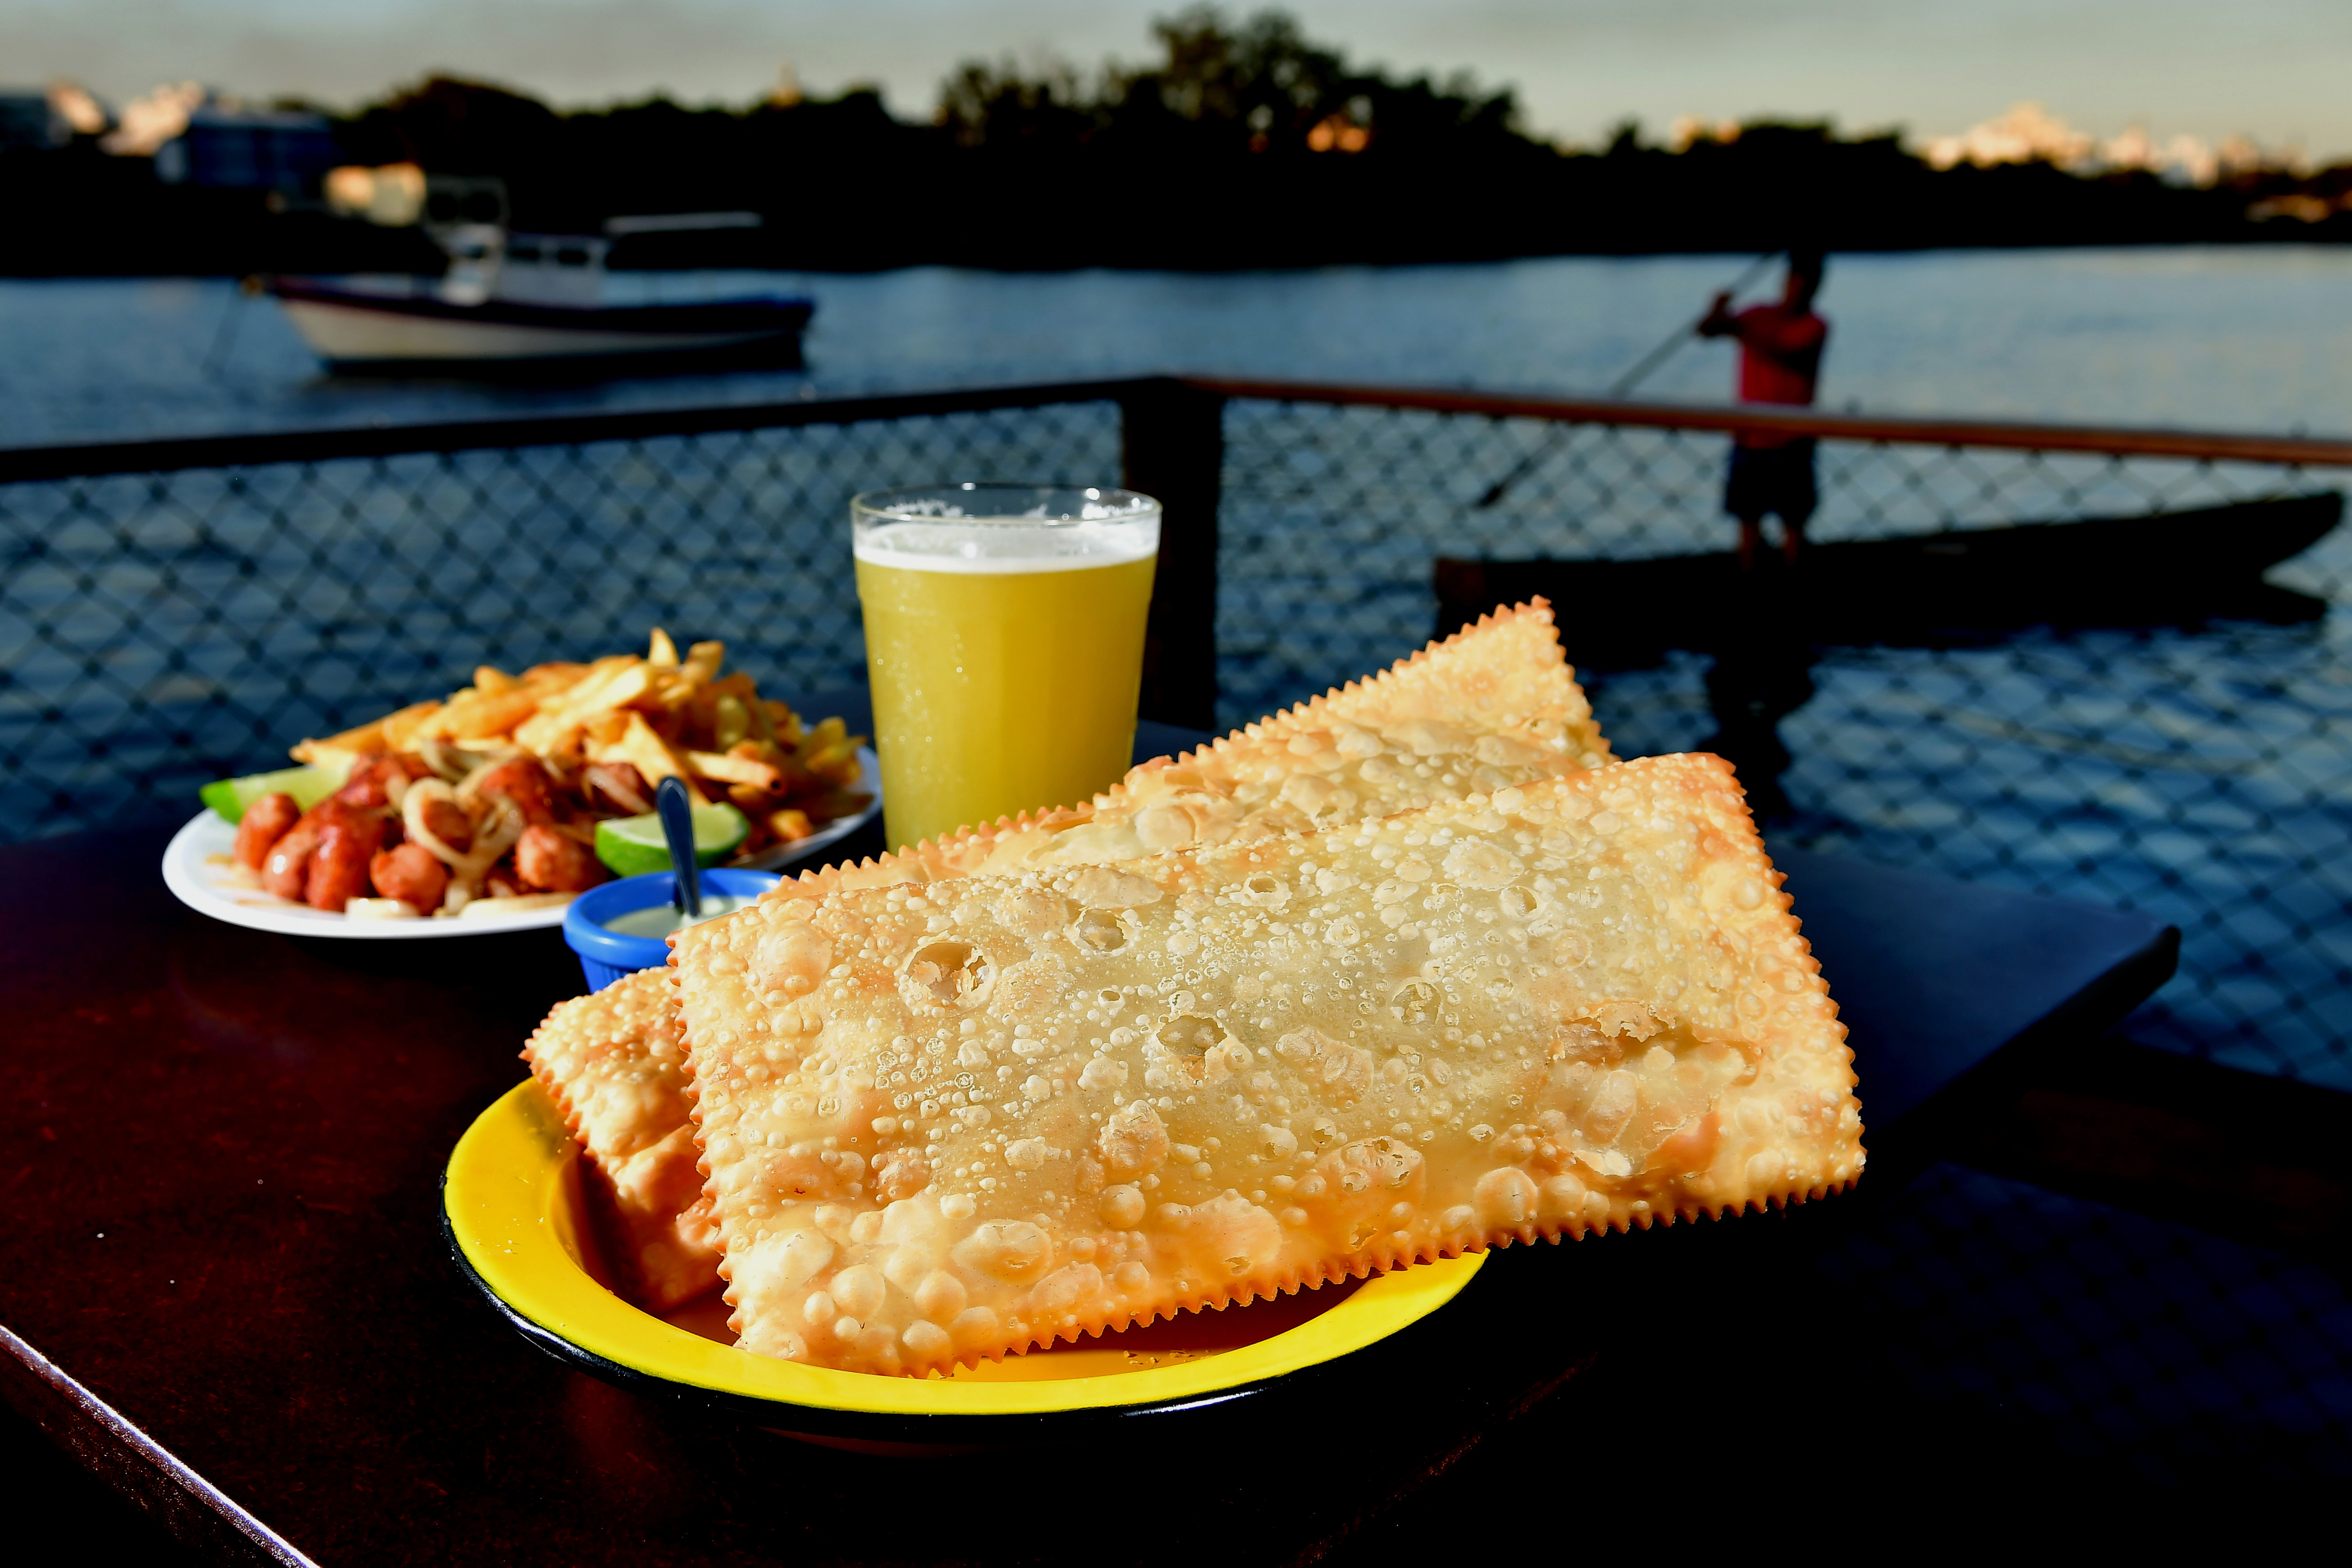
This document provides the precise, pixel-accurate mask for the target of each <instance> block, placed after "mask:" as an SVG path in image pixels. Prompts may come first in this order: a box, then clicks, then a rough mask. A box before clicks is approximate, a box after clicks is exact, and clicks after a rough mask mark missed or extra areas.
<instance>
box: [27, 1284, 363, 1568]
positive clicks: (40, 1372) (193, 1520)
mask: <svg viewBox="0 0 2352 1568" xmlns="http://www.w3.org/2000/svg"><path fill="white" fill-rule="evenodd" d="M0 1350H5V1351H6V1352H8V1353H7V1355H6V1357H5V1358H0V1402H5V1404H6V1405H8V1406H9V1407H10V1408H12V1409H14V1410H15V1411H16V1413H17V1414H18V1415H22V1416H24V1417H25V1418H26V1420H28V1421H30V1422H32V1423H33V1425H34V1426H37V1427H39V1428H40V1429H41V1432H42V1434H43V1435H44V1436H47V1438H48V1439H49V1441H50V1442H52V1443H55V1444H56V1445H57V1446H58V1447H60V1448H62V1449H64V1450H65V1452H66V1453H67V1454H68V1455H70V1456H71V1457H72V1458H73V1460H74V1462H75V1463H76V1464H78V1465H79V1466H81V1467H82V1468H84V1469H86V1470H88V1471H89V1472H90V1473H91V1474H92V1475H94V1476H96V1477H97V1478H98V1479H100V1480H102V1481H104V1482H105V1483H106V1484H107V1485H108V1486H110V1487H111V1488H112V1489H114V1490H115V1492H117V1493H118V1494H120V1495H121V1496H122V1497H124V1498H126V1499H128V1500H130V1501H131V1503H133V1504H134V1505H135V1506H137V1508H138V1509H139V1510H140V1511H141V1512H142V1513H144V1514H146V1515H147V1516H148V1517H149V1518H150V1519H152V1520H153V1521H155V1522H156V1523H157V1524H158V1525H160V1526H162V1527H163V1529H164V1530H165V1531H167V1532H169V1533H170V1534H171V1535H172V1536H173V1538H174V1539H176V1540H178V1541H179V1542H182V1543H184V1544H186V1545H190V1546H197V1547H198V1549H199V1550H204V1551H206V1552H208V1553H209V1554H210V1555H212V1556H215V1557H217V1558H220V1559H223V1560H226V1561H232V1562H247V1563H284V1564H287V1565H288V1568H318V1564H317V1563H314V1562H313V1561H312V1560H311V1559H310V1557H308V1556H306V1555H305V1554H304V1553H303V1552H301V1551H300V1550H299V1549H298V1548H297V1547H296V1546H295V1545H294V1544H293V1543H292V1542H289V1541H288V1540H287V1539H286V1538H285V1537H284V1536H282V1535H280V1534H278V1532H277V1531H274V1530H272V1529H270V1528H269V1527H268V1525H266V1524H264V1523H262V1522H261V1521H259V1520H258V1519H256V1518H255V1517H254V1516H253V1515H252V1514H251V1513H249V1512H248V1511H247V1510H246V1509H245V1508H244V1507H242V1506H241V1505H240V1504H239V1503H238V1502H237V1501H236V1499H234V1498H232V1497H230V1496H229V1495H228V1494H227V1493H226V1492H224V1491H222V1490H221V1489H219V1488H218V1487H216V1486H215V1485H213V1484H212V1482H210V1481H208V1480H206V1479H205V1478H204V1477H203V1476H201V1475H199V1474H197V1473H196V1472H195V1471H194V1470H193V1469H190V1468H188V1467H187V1466H186V1465H185V1464H184V1463H182V1462H181V1461H180V1460H179V1459H178V1458H176V1457H174V1456H173V1454H172V1453H171V1451H170V1450H169V1449H167V1448H165V1447H163V1445H162V1444H160V1443H158V1442H156V1441H155V1439H153V1438H152V1437H150V1436H147V1434H146V1433H144V1432H142V1431H141V1430H140V1429H139V1428H138V1427H136V1426H132V1425H131V1423H130V1422H129V1421H127V1420H125V1419H124V1418H123V1416H122V1415H121V1412H120V1411H118V1410H116V1409H115V1408H114V1407H113V1406H112V1405H109V1404H107V1403H106V1401H104V1400H102V1399H100V1397H99V1396H98V1395H97V1394H92V1393H91V1392H90V1391H89V1389H87V1388H84V1387H83V1386H82V1385H81V1384H79V1383H76V1382H75V1381H74V1380H73V1379H72V1378H71V1377H69V1376H68V1375H67V1374H66V1372H65V1369H64V1368H62V1367H60V1366H58V1364H57V1363H55V1362H53V1361H51V1360H50V1359H49V1358H48V1357H47V1356H45V1355H43V1354H42V1353H41V1352H39V1351H37V1350H36V1349H35V1348H34V1347H33V1346H32V1345H31V1344H29V1343H28V1342H26V1341H25V1340H24V1339H23V1338H22V1337H21V1336H19V1335H17V1334H16V1333H15V1332H13V1331H10V1330H9V1329H8V1328H7V1326H6V1325H5V1324H0ZM199 1543H201V1545H199Z"/></svg>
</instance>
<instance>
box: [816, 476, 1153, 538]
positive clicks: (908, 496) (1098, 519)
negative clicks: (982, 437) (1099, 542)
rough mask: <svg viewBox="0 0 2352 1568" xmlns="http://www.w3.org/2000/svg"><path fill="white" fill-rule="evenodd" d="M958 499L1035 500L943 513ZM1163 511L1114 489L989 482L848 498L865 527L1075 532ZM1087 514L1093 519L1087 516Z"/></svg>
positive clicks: (1149, 500) (1131, 492)
mask: <svg viewBox="0 0 2352 1568" xmlns="http://www.w3.org/2000/svg"><path fill="white" fill-rule="evenodd" d="M960 495H970V496H973V497H980V496H988V495H995V496H1007V497H1009V496H1015V495H1021V496H1028V497H1031V498H1035V504H1034V505H1033V506H1032V508H1031V509H1030V510H1025V511H998V510H982V511H962V510H947V507H948V504H949V503H950V502H951V501H952V500H953V499H954V498H955V497H957V496H960ZM1055 497H1063V498H1067V500H1066V502H1065V503H1064V504H1063V506H1062V508H1061V510H1055V508H1054V502H1053V500H1051V499H1049V498H1055ZM915 500H924V501H935V502H937V503H938V504H937V506H936V507H934V506H924V507H922V508H921V509H919V510H918V509H917V508H916V507H914V506H912V505H910V504H909V503H910V502H913V501H915ZM1161 510H1162V509H1161V507H1160V502H1159V501H1158V500H1156V499H1154V498H1153V497H1150V496H1148V495H1144V494H1142V493H1141V492H1139V491H1137V490H1129V489H1118V487H1116V486H1110V485H1067V484H1015V483H1010V482H1000V481H996V480H990V479H967V480H964V481H961V482H959V483H951V484H943V485H895V486H892V487H890V488H888V489H878V490H866V491H863V492H862V493H860V494H857V495H855V496H852V497H850V498H849V513H850V516H851V518H852V519H853V520H854V521H857V522H860V523H867V524H871V523H892V522H955V523H959V524H977V525H980V526H983V527H985V526H988V525H991V524H1003V525H1007V526H1018V527H1023V528H1075V527H1079V526H1082V525H1084V524H1087V523H1104V522H1137V521H1142V520H1143V519H1145V518H1150V517H1156V516H1158V515H1159V514H1160V511H1161ZM1090 511H1091V513H1092V515H1088V514H1089V512H1090Z"/></svg>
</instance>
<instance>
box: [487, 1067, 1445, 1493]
mask: <svg viewBox="0 0 2352 1568" xmlns="http://www.w3.org/2000/svg"><path fill="white" fill-rule="evenodd" d="M578 1158H579V1156H578V1145H577V1144H575V1143H574V1142H572V1137H571V1135H570V1133H568V1132H567V1131H565V1130H564V1127H563V1123H562V1119H561V1118H560V1117H559V1116H558V1115H557V1113H556V1110H555V1107H554V1106H553V1104H552V1103H551V1102H550V1101H549V1100H548V1098H547V1095H546V1093H545V1091H544V1090H542V1089H541V1088H540V1086H539V1083H538V1081H537V1080H536V1079H526V1080H524V1081H523V1082H522V1083H520V1084H519V1085H517V1086H516V1087H515V1088H514V1089H511V1090H509V1092H508V1093H507V1094H505V1095H504V1096H502V1097H500V1098H499V1100H498V1101H497V1102H496V1103H495V1104H493V1105H492V1106H491V1107H490V1108H489V1109H488V1110H485V1111H484V1112H482V1114H481V1115H480V1116H479V1117H478V1118H477V1119H476V1120H475V1122H474V1124H473V1126H472V1127H470V1128H468V1129H467V1131H466V1135H465V1136H464V1137H463V1138H461V1139H459V1140H458V1141H457V1149H456V1151H455V1152H453V1153H451V1155H450V1156H449V1168H448V1171H447V1173H446V1175H445V1176H444V1178H443V1182H442V1215H443V1220H444V1223H445V1225H446V1228H447V1230H448V1233H449V1239H450V1243H451V1246H452V1247H453V1249H454V1251H455V1252H456V1254H457V1258H458V1260H459V1262H460V1263H461V1264H462V1265H463V1266H464V1268H465V1269H466V1271H467V1273H468V1274H470V1275H471V1276H472V1277H473V1279H474V1280H475V1282H476V1283H477V1284H478V1286H479V1287H480V1288H481V1289H482V1290H483V1291H484V1293H485V1294H487V1295H488V1297H489V1298H490V1299H491V1300H492V1302H493V1303H494V1304H495V1305H496V1306H498V1307H499V1309H500V1310H501V1311H503V1312H504V1313H505V1314H506V1316H507V1317H508V1318H509V1321H512V1322H513V1323H514V1324H515V1326H516V1327H517V1328H518V1329H520V1330H521V1331H523V1333H524V1334H525V1335H526V1336H527V1337H529V1338H530V1339H531V1340H532V1341H533V1342H536V1343H538V1344H539V1345H540V1346H541V1348H542V1349H544V1350H547V1351H549V1352H551V1353H552V1354H555V1355H556V1356H558V1357H559V1358H560V1359H562V1360H564V1361H566V1362H569V1363H572V1364H573V1365H575V1366H579V1367H581V1368H582V1369H583V1370H584V1371H588V1372H591V1373H595V1374H596V1375H599V1376H603V1377H605V1378H608V1379H611V1380H613V1381H616V1382H619V1383H622V1384H628V1385H631V1386H636V1387H642V1388H647V1389H648V1390H649V1391H656V1392H662V1393H667V1394H678V1395H683V1396H686V1397H688V1399H690V1400H694V1401H696V1402H698V1403H702V1404H705V1405H711V1406H714V1407H719V1408H731V1409H734V1410H736V1411H738V1412H740V1413H745V1414H751V1415H754V1416H755V1418H757V1419H759V1420H761V1422H762V1423H763V1424H768V1425H789V1426H792V1427H793V1428H794V1429H795V1435H797V1436H813V1437H815V1438H816V1439H817V1440H819V1441H832V1442H845V1441H846V1442H850V1443H853V1444H858V1445H861V1446H862V1445H864V1444H866V1443H871V1442H880V1443H883V1444H885V1445H889V1444H897V1443H906V1442H909V1441H911V1442H916V1443H922V1444H940V1443H946V1444H954V1443H964V1442H995V1441H1002V1440H1007V1439H1017V1438H1019V1437H1020V1436H1024V1435H1043V1434H1042V1432H1041V1430H1040V1428H1041V1426H1061V1425H1065V1424H1066V1423H1065V1422H1064V1421H1060V1420H1053V1421H1048V1420H1046V1419H1045V1418H1048V1417H1066V1416H1068V1415H1076V1414H1077V1413H1082V1412H1094V1413H1101V1414H1119V1415H1140V1414H1144V1413H1146V1412H1149V1411H1152V1410H1171V1409H1182V1408H1191V1407H1197V1406H1200V1405H1213V1404H1222V1403H1224V1402H1227V1401H1230V1400H1232V1399H1234V1398H1237V1397H1240V1396H1242V1395H1244V1394H1251V1393H1255V1392H1256V1391H1258V1390H1259V1389H1262V1388H1265V1386H1267V1385H1268V1384H1272V1383H1274V1382H1276V1381H1277V1380H1280V1379H1283V1378H1285V1377H1288V1376H1291V1375H1293V1374H1296V1373H1301V1372H1304V1371H1305V1370H1306V1369H1307V1368H1310V1367H1315V1366H1319V1365H1322V1364H1323V1363H1328V1362H1332V1361H1335V1360H1337V1359H1338V1358H1339V1357H1341V1356H1344V1355H1347V1354H1349V1352H1354V1351H1359V1350H1361V1349H1363V1348H1365V1347H1366V1346H1368V1345H1371V1344H1374V1343H1376V1342H1379V1341H1381V1340H1383V1339H1386V1338H1387V1337H1388V1336H1390V1335H1391V1334H1393V1333H1396V1332H1397V1331H1399V1330H1402V1329H1404V1328H1406V1327H1408V1326H1409V1325H1411V1324H1412V1323H1415V1322H1417V1321H1420V1320H1421V1319H1423V1318H1425V1317H1427V1316H1428V1315H1429V1314H1430V1313H1432V1312H1434V1311H1436V1310H1438V1309H1439V1308H1440V1307H1443V1306H1444V1305H1445V1304H1446V1303H1447V1302H1448V1301H1451V1300H1453V1299H1454V1296H1456V1295H1457V1294H1459V1293H1460V1291H1461V1290H1462V1289H1463V1287H1464V1286H1465V1285H1467V1284H1468V1283H1469V1282H1470V1279H1471V1277H1472V1276H1473V1275H1475V1274H1476V1273H1477V1272H1478V1268H1479V1266H1480V1265H1481V1264H1482V1263H1483V1262H1485V1260H1486V1255H1485V1254H1484V1253H1470V1254H1467V1255H1465V1256H1464V1257H1461V1258H1449V1259H1446V1260H1444V1261H1441V1262H1437V1263H1429V1264H1422V1265H1419V1266H1417V1267H1414V1268H1402V1269H1397V1270H1394V1271H1391V1272H1390V1273H1386V1274H1380V1275H1375V1276H1373V1277H1372V1278H1371V1279H1367V1280H1364V1281H1362V1282H1361V1283H1360V1284H1351V1285H1339V1286H1328V1285H1327V1286H1325V1287H1323V1288H1322V1289H1318V1290H1303V1291H1300V1292H1299V1293H1298V1294H1297V1295H1296V1296H1292V1297H1286V1298H1283V1299H1280V1300H1273V1301H1264V1302H1258V1303H1255V1304H1254V1305H1252V1306H1249V1307H1233V1308H1227V1309H1226V1310H1223V1311H1220V1312H1214V1313H1206V1312H1203V1313H1185V1314H1183V1315H1181V1317H1180V1318H1178V1319H1177V1320H1175V1321H1172V1322H1171V1321H1162V1322H1160V1323H1155V1324H1153V1325H1151V1326H1150V1327H1149V1328H1144V1329H1131V1330H1129V1331H1125V1332H1123V1333H1118V1334H1110V1335H1105V1336H1103V1337H1102V1338H1100V1339H1090V1340H1087V1341H1085V1342H1082V1343H1081V1344H1079V1345H1076V1346H1062V1347H1057V1348H1055V1349H1054V1350H1051V1351H1033V1352H1029V1353H1028V1354H1026V1355H1020V1356H1011V1357H1007V1358H1006V1359H1005V1360H1004V1361H1003V1363H983V1364H982V1365H981V1366H978V1367H973V1368H969V1369H966V1370H963V1371H961V1372H958V1373H955V1374H953V1375H952V1376H949V1377H944V1378H940V1377H933V1378H898V1377H876V1376H872V1375H869V1374H866V1373H854V1372H838V1371H835V1370H834V1369H832V1368H829V1367H814V1366H803V1365H800V1364H799V1363H793V1362H786V1361H778V1360H775V1359H773V1358H772V1357H768V1356H757V1355H752V1354H751V1353H749V1352H744V1351H739V1350H737V1349H735V1348H734V1347H733V1345H731V1344H729V1343H725V1342H721V1338H720V1337H714V1336H723V1335H724V1330H723V1328H721V1327H719V1326H718V1325H717V1324H716V1323H715V1322H714V1321H713V1319H714V1318H715V1317H716V1316H718V1315H719V1313H723V1309H718V1310H717V1311H716V1312H715V1311H714V1310H713V1308H712V1306H710V1305H709V1304H706V1305H705V1307H704V1308H703V1310H701V1311H700V1312H699V1313H698V1312H697V1311H696V1310H695V1309H693V1308H688V1309H687V1310H685V1311H684V1312H681V1313H679V1314H676V1315H675V1316H674V1318H673V1319H672V1320H670V1321H665V1320H663V1319H661V1318H656V1317H654V1316H652V1315H651V1314H649V1313H646V1312H643V1311H640V1310H637V1309H636V1308H635V1307H632V1306H630V1305H629V1304H628V1303H627V1302H625V1301H624V1300H621V1299H620V1298H619V1297H618V1296H615V1295H614V1294H613V1293H612V1292H611V1291H609V1290H607V1289H604V1286H603V1285H601V1284H599V1283H598V1282H597V1279H596V1278H595V1277H594V1275H593V1273H592V1272H591V1269H592V1268H593V1267H594V1263H593V1259H594V1250H593V1249H594V1242H593V1239H591V1237H590V1234H589V1230H588V1226H587V1225H586V1224H585V1222H584V1219H583V1215H582V1211H581V1207H580V1183H579V1171H578Z"/></svg>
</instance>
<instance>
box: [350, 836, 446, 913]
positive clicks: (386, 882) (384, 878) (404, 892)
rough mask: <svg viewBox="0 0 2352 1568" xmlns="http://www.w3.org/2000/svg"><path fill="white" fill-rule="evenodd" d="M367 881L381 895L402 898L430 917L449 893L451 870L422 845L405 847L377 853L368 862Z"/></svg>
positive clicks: (405, 845)
mask: <svg viewBox="0 0 2352 1568" xmlns="http://www.w3.org/2000/svg"><path fill="white" fill-rule="evenodd" d="M368 880H369V881H370V882H372V883H373V884H374V885H375V890H376V893H377V894H378V896H380V897H383V898H386V899H399V900H402V901H404V902H405V903H406V904H407V905H408V906H409V907H410V908H411V909H414V910H415V911H416V912H417V913H418V914H423V915H429V914H431V913H432V912H433V911H434V910H437V909H439V908H440V907H441V899H442V896H443V895H444V894H446V892H448V890H449V868H447V867H446V866H444V865H442V864H441V862H440V861H438V860H436V859H435V858H433V852H432V851H431V850H429V849H427V848H425V846H423V845H422V844H403V845H401V846H400V847H397V848H394V849H379V850H377V851H376V852H375V855H374V858H372V859H370V860H369V861H368Z"/></svg>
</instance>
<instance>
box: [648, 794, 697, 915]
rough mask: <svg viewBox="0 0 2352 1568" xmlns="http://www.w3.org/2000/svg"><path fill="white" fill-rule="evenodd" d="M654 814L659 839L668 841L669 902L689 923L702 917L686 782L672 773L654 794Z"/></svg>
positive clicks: (692, 808)
mask: <svg viewBox="0 0 2352 1568" xmlns="http://www.w3.org/2000/svg"><path fill="white" fill-rule="evenodd" d="M654 811H655V812H656V814H657V815H658V816H660V817H661V825H662V837H664V838H666V839H667V840H668V841H669V864H670V870H671V872H672V873H673V875H672V878H671V882H670V895H669V901H670V905H671V907H672V908H674V909H676V910H678V912H680V913H681V914H683V915H685V916H686V918H687V919H688V920H689V921H698V920H700V919H701V918H702V868H701V867H700V866H698V864H696V862H695V858H694V802H693V801H692V800H691V799H690V798H688V795H687V793H686V781H685V780H684V779H682V778H679V777H678V776H677V774H675V773H672V774H671V775H670V776H669V777H667V778H666V779H664V780H662V782H661V786H660V787H659V788H658V789H656V790H655V791H654Z"/></svg>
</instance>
